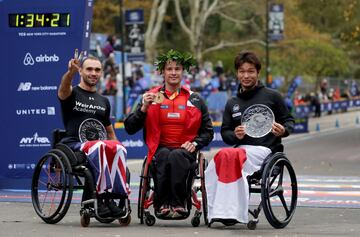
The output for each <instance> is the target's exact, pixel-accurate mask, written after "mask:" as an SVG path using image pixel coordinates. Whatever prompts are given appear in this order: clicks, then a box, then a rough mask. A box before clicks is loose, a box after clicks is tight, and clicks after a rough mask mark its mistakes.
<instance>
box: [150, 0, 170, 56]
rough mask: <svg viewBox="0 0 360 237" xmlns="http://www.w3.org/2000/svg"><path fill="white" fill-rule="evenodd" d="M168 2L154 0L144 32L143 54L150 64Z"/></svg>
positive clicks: (165, 0) (167, 0)
mask: <svg viewBox="0 0 360 237" xmlns="http://www.w3.org/2000/svg"><path fill="white" fill-rule="evenodd" d="M169 1H170V0H154V1H153V5H152V8H151V11H150V18H149V22H148V24H147V28H146V32H145V53H146V57H147V61H149V62H152V61H153V60H154V58H155V55H156V44H157V39H158V36H159V32H160V30H161V26H162V24H163V20H164V17H165V13H166V10H167V7H168V4H169Z"/></svg>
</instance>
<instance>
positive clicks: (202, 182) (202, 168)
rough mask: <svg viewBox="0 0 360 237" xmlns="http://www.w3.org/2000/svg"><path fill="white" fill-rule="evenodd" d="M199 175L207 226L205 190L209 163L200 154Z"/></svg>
mask: <svg viewBox="0 0 360 237" xmlns="http://www.w3.org/2000/svg"><path fill="white" fill-rule="evenodd" d="M199 156H200V157H199V175H200V185H201V187H200V188H201V199H202V209H203V217H204V223H205V225H208V224H209V220H208V218H207V217H208V210H207V196H206V188H205V170H206V168H207V166H208V162H207V160H206V159H205V157H204V155H203V154H202V153H200V155H199Z"/></svg>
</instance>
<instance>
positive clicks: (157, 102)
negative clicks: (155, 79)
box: [154, 91, 164, 104]
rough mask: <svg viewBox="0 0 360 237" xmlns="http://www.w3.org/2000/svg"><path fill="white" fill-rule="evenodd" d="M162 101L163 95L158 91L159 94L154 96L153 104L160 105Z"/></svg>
mask: <svg viewBox="0 0 360 237" xmlns="http://www.w3.org/2000/svg"><path fill="white" fill-rule="evenodd" d="M163 101H164V94H163V93H161V92H160V91H159V92H158V93H156V95H155V99H154V102H155V103H156V104H161V103H162V102H163Z"/></svg>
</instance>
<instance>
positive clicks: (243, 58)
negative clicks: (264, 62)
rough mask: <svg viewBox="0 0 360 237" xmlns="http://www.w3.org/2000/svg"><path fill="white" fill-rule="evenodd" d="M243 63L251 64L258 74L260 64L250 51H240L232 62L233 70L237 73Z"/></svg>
mask: <svg viewBox="0 0 360 237" xmlns="http://www.w3.org/2000/svg"><path fill="white" fill-rule="evenodd" d="M244 63H250V64H253V65H254V66H255V68H256V71H257V72H259V71H260V69H261V62H260V60H259V58H258V57H257V56H256V54H255V53H253V52H251V51H241V52H240V53H239V54H238V55H237V56H236V57H235V60H234V66H235V70H236V71H237V70H238V69H239V67H240V66H241V65H243V64H244Z"/></svg>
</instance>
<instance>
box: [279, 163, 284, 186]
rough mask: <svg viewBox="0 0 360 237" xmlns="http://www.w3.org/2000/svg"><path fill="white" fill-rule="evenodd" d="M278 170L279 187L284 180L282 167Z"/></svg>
mask: <svg viewBox="0 0 360 237" xmlns="http://www.w3.org/2000/svg"><path fill="white" fill-rule="evenodd" d="M279 168H280V176H279V185H280V186H281V185H282V184H283V178H284V166H281V167H279Z"/></svg>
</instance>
